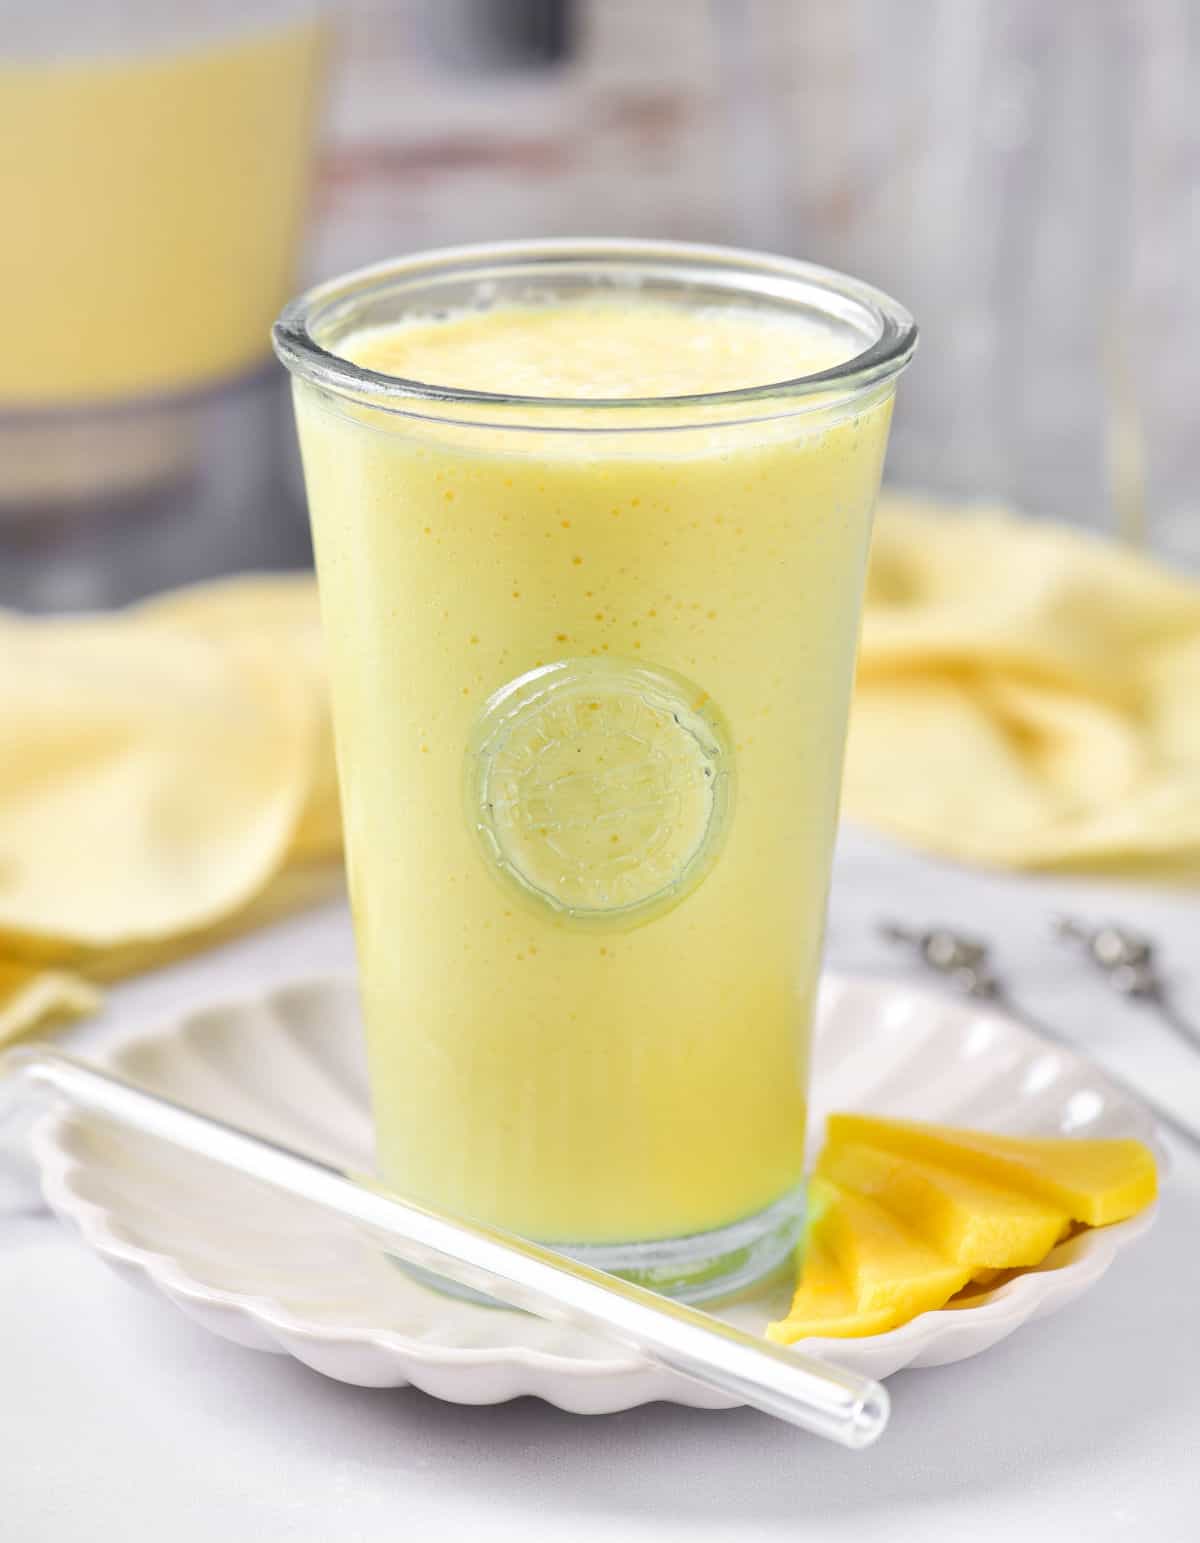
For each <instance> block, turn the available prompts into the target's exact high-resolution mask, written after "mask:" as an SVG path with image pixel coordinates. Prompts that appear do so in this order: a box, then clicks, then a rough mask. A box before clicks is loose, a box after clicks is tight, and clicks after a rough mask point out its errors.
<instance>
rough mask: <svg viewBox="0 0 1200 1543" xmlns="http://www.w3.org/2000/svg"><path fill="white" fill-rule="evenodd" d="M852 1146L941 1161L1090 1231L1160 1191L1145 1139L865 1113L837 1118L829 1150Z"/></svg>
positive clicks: (1139, 1207)
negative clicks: (1037, 1132)
mask: <svg viewBox="0 0 1200 1543" xmlns="http://www.w3.org/2000/svg"><path fill="white" fill-rule="evenodd" d="M850 1144H856V1145H861V1146H868V1147H874V1148H877V1149H878V1150H881V1151H884V1152H889V1153H891V1154H892V1155H893V1156H896V1157H902V1158H911V1159H916V1160H918V1161H930V1162H934V1163H939V1164H942V1165H943V1166H946V1167H950V1168H952V1169H954V1170H955V1171H956V1172H958V1173H961V1174H969V1175H971V1176H973V1177H975V1178H978V1179H983V1180H985V1181H987V1182H990V1183H994V1184H1000V1185H1003V1186H1006V1187H1007V1188H1010V1189H1015V1190H1017V1191H1018V1192H1020V1193H1023V1194H1025V1195H1031V1196H1034V1197H1035V1198H1037V1199H1039V1200H1043V1201H1045V1202H1046V1203H1047V1204H1049V1205H1051V1206H1055V1207H1057V1208H1059V1209H1061V1210H1062V1211H1063V1212H1065V1213H1066V1215H1067V1216H1068V1217H1070V1219H1071V1220H1072V1221H1077V1222H1084V1223H1086V1224H1087V1225H1088V1226H1089V1227H1105V1226H1108V1225H1109V1223H1111V1222H1119V1221H1123V1220H1124V1219H1125V1218H1126V1217H1127V1216H1132V1215H1134V1214H1135V1212H1137V1211H1140V1210H1143V1209H1144V1208H1145V1207H1146V1206H1148V1205H1149V1204H1150V1202H1151V1201H1152V1200H1153V1199H1154V1197H1155V1195H1156V1194H1157V1192H1158V1178H1157V1174H1156V1172H1155V1167H1154V1157H1153V1155H1152V1154H1151V1152H1150V1150H1149V1148H1148V1147H1145V1146H1143V1145H1142V1143H1141V1142H1140V1141H1076V1140H1074V1139H1072V1138H1070V1137H1058V1138H1055V1137H1051V1138H1035V1139H1029V1138H1023V1137H1017V1136H997V1135H994V1134H992V1133H991V1132H990V1131H978V1130H959V1129H955V1128H954V1127H952V1126H948V1125H920V1124H917V1123H916V1122H915V1121H910V1120H884V1119H880V1118H878V1117H875V1116H872V1115H865V1114H834V1115H830V1117H829V1123H828V1126H827V1128H826V1146H827V1148H829V1147H837V1146H842V1145H850ZM992 1262H993V1261H991V1260H981V1261H980V1263H981V1264H991V1263H992Z"/></svg>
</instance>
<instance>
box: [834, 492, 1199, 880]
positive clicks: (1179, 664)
mask: <svg viewBox="0 0 1200 1543" xmlns="http://www.w3.org/2000/svg"><path fill="white" fill-rule="evenodd" d="M843 807H844V811H845V813H846V814H847V815H848V816H850V817H851V818H853V819H858V820H862V821H864V822H866V823H868V824H871V825H874V826H877V827H879V828H880V829H882V830H885V831H887V832H890V833H891V834H893V835H895V836H898V837H900V838H901V839H903V840H905V841H909V842H911V843H913V844H914V845H916V846H921V847H927V848H930V849H932V850H933V851H936V852H940V853H943V854H945V855H947V856H950V857H957V858H961V859H964V860H967V861H970V862H979V863H986V864H992V865H996V866H1001V867H1009V868H1031V869H1056V870H1061V871H1075V872H1087V871H1105V872H1109V873H1118V874H1128V875H1134V874H1139V875H1143V876H1157V877H1176V878H1195V877H1196V876H1197V875H1200V585H1197V584H1196V583H1195V582H1192V581H1190V580H1186V579H1184V578H1183V577H1181V576H1178V575H1175V574H1172V573H1170V572H1168V571H1167V570H1166V569H1164V568H1162V567H1160V566H1159V565H1158V564H1156V563H1154V562H1152V561H1150V560H1148V559H1146V558H1143V557H1140V556H1138V555H1136V554H1135V553H1133V552H1131V551H1130V550H1128V549H1127V548H1125V547H1120V546H1116V545H1112V544H1109V543H1106V542H1103V541H1100V540H1097V539H1095V538H1089V537H1087V536H1085V535H1082V534H1081V533H1079V532H1078V531H1074V530H1071V529H1069V528H1067V527H1065V526H1060V525H1055V524H1053V523H1050V522H1048V521H1037V522H1035V521H1030V520H1023V519H1018V518H1016V517H1014V516H1013V515H1011V514H1008V513H1005V512H1003V511H997V510H975V511H972V510H967V511H951V510H939V509H937V508H936V507H931V506H930V505H928V504H923V503H919V502H917V501H916V500H912V499H900V498H896V497H894V496H893V497H891V498H888V499H886V500H885V501H884V503H883V506H882V508H881V510H880V518H879V522H878V526H877V530H876V538H875V543H874V546H873V549H872V560H871V570H870V578H869V583H868V592H867V604H866V613H865V616H864V624H863V637H862V647H861V650H860V654H859V666H858V682H857V686H856V691H855V701H854V713H853V718H852V727H851V734H850V743H849V746H848V750H847V766H846V777H845V784H844V805H843Z"/></svg>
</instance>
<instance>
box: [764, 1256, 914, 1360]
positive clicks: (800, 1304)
mask: <svg viewBox="0 0 1200 1543" xmlns="http://www.w3.org/2000/svg"><path fill="white" fill-rule="evenodd" d="M900 1321H901V1320H900V1316H899V1313H898V1311H897V1309H895V1308H876V1309H875V1311H874V1312H872V1313H864V1312H863V1311H862V1310H861V1309H860V1308H859V1307H858V1305H857V1303H856V1302H855V1300H854V1293H853V1292H852V1291H851V1289H850V1286H849V1284H848V1283H847V1281H846V1277H845V1276H844V1275H843V1274H842V1272H841V1270H840V1269H839V1268H838V1264H837V1260H836V1259H835V1258H834V1257H833V1254H832V1253H831V1252H830V1250H829V1247H828V1245H827V1244H826V1243H825V1242H824V1240H823V1239H822V1238H821V1237H820V1235H819V1233H818V1234H817V1235H816V1236H810V1237H809V1240H808V1243H807V1244H806V1246H805V1250H804V1279H803V1281H802V1282H801V1284H800V1285H799V1286H798V1287H797V1288H796V1295H795V1298H794V1300H793V1302H792V1306H791V1310H790V1311H789V1313H788V1315H787V1317H786V1318H785V1319H784V1320H783V1322H782V1323H769V1324H768V1325H767V1338H768V1339H773V1340H775V1341H777V1342H778V1343H779V1344H781V1345H790V1344H793V1343H794V1342H795V1341H796V1340H798V1339H813V1338H816V1337H818V1336H827V1337H829V1338H831V1339H861V1338H862V1337H863V1336H864V1335H867V1334H883V1333H884V1332H885V1331H886V1330H887V1329H894V1328H895V1327H896V1325H897V1324H898V1323H899V1322H900Z"/></svg>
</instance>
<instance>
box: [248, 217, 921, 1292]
mask: <svg viewBox="0 0 1200 1543" xmlns="http://www.w3.org/2000/svg"><path fill="white" fill-rule="evenodd" d="M275 340H276V347H277V350H278V352H279V354H280V357H281V358H282V359H283V361H284V362H285V364H286V365H287V366H288V368H289V369H290V370H291V371H292V373H293V376H294V378H295V379H294V386H295V402H296V414H297V420H298V425H299V434H300V444H301V450H302V453H303V459H304V468H305V479H306V484H307V489H308V497H309V504H310V509H311V515H312V522H313V530H314V537H315V543H316V551H317V566H318V576H319V582H320V590H321V604H322V611H323V617H324V625H325V632H326V639H327V646H328V654H329V663H330V670H331V678H332V688H333V701H334V722H335V730H336V737H337V746H338V758H339V768H340V777H341V789H342V799H343V808H344V819H345V832H346V849H347V860H348V870H349V876H350V889H351V900H352V904H353V909H354V918H355V928H356V936H357V943H358V951H359V960H360V967H361V980H362V991H363V1001H364V1009H365V1014H366V1022H367V1034H368V1047H369V1062H370V1076H371V1087H372V1099H373V1103H374V1111H375V1121H376V1132H377V1145H378V1156H379V1165H380V1172H381V1174H382V1176H383V1178H384V1179H385V1180H386V1181H387V1182H388V1183H389V1184H391V1185H392V1186H393V1187H394V1188H396V1189H397V1190H399V1191H401V1192H402V1193H403V1194H404V1195H406V1196H408V1197H410V1198H413V1199H416V1200H418V1201H428V1202H431V1203H434V1204H436V1205H438V1206H440V1207H443V1208H448V1209H451V1210H454V1211H457V1212H460V1213H462V1214H465V1215H468V1216H472V1217H476V1218H479V1219H482V1220H485V1221H488V1222H491V1223H495V1224H499V1225H503V1226H505V1227H507V1228H510V1229H512V1230H514V1231H517V1232H519V1233H523V1234H525V1235H527V1236H529V1237H532V1238H535V1239H538V1240H541V1241H544V1242H548V1243H551V1244H554V1245H557V1246H560V1247H562V1248H563V1249H564V1250H566V1251H567V1252H570V1253H572V1254H575V1255H577V1256H579V1257H582V1258H584V1259H586V1260H587V1261H588V1262H589V1263H593V1264H596V1265H598V1266H600V1267H601V1268H605V1269H610V1270H614V1271H617V1272H619V1273H622V1274H625V1275H627V1276H632V1277H634V1278H636V1279H639V1280H641V1281H643V1282H646V1283H649V1284H651V1285H655V1286H657V1287H659V1288H660V1289H662V1290H664V1291H669V1292H671V1293H673V1294H675V1295H677V1296H681V1297H686V1298H692V1299H697V1298H700V1297H703V1296H708V1295H716V1294H718V1293H721V1292H726V1291H729V1290H732V1289H735V1288H737V1287H740V1286H741V1285H743V1284H745V1283H746V1282H748V1281H749V1280H751V1279H753V1278H755V1277H756V1276H758V1275H760V1274H762V1273H764V1272H766V1271H767V1270H769V1269H771V1268H773V1267H774V1265H776V1264H777V1263H778V1262H779V1261H780V1260H781V1259H782V1258H783V1257H784V1255H785V1254H786V1253H787V1251H788V1250H789V1249H790V1248H791V1246H792V1245H793V1243H794V1241H795V1238H796V1235H797V1231H798V1228H799V1224H800V1218H801V1213H802V1189H801V1175H802V1167H803V1154H804V1126H805V1108H806V1093H807V1080H808V1046H809V1032H810V1020H811V1015H812V1011H813V1001H814V996H815V992H816V986H817V978H818V972H819V968H820V956H821V940H822V929H823V923H824V912H825V901H826V891H827V887H828V879H829V867H830V857H831V848H832V843H833V836H834V827H835V823H836V816H837V806H838V788H839V780H840V772H841V762H842V749H843V741H844V737H845V728H846V713H847V706H848V701H849V695H850V685H851V678H852V674H853V667H854V651H855V642H856V636H857V630H858V617H859V608H860V599H861V589H862V582H863V570H864V565H865V560H866V554H867V544H868V537H869V529H870V522H871V514H872V508H873V505H874V501H875V495H876V491H877V488H878V483H879V476H880V470H881V466H882V462H883V455H884V448H885V444H886V440H887V432H888V423H889V418H890V414H891V403H892V396H893V391H894V388H895V382H896V377H897V375H898V374H899V372H900V370H901V369H902V368H903V367H904V365H905V364H906V362H907V361H908V359H909V358H910V356H911V354H912V350H913V347H914V343H915V329H914V327H913V324H912V320H911V318H910V317H909V316H908V314H907V313H906V312H905V311H904V310H903V309H902V308H901V307H899V306H898V305H896V304H894V303H893V302H892V301H891V300H889V299H888V298H887V297H886V296H884V295H881V294H879V293H878V292H876V291H874V290H872V289H870V288H868V287H867V286H866V285H864V284H860V283H858V282H856V281H855V280H852V279H849V278H845V277H842V276H841V275H838V274H834V273H830V272H828V271H826V270H823V269H819V268H814V267H811V266H808V265H805V264H803V263H798V262H793V261H790V260H785V259H783V258H776V257H766V256H760V255H755V254H751V253H745V252H736V251H730V250H725V249H722V248H714V247H697V246H687V245H678V244H673V243H661V242H620V241H566V242H563V241H546V242H537V243H521V244H507V245H497V246H488V247H471V248H460V249H457V250H453V251H445V252H439V253H433V254H429V255H424V256H419V257H415V258H409V259H404V260H402V261H398V262H394V263H388V264H385V265H383V266H381V267H377V268H373V269H370V270H368V271H365V272H361V273H357V274H354V275H351V276H350V277H348V278H345V279H341V280H336V281H334V282H332V283H329V284H326V285H324V286H322V287H321V288H319V289H317V290H314V291H313V292H311V293H310V294H308V295H306V296H304V297H303V298H301V299H300V300H298V301H296V302H295V303H294V304H293V305H291V306H290V307H289V308H288V309H287V310H286V311H285V312H284V315H283V317H282V318H281V320H280V322H279V324H278V326H277V328H276V333H275Z"/></svg>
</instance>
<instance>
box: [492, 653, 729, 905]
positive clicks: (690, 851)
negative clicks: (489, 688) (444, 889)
mask: <svg viewBox="0 0 1200 1543" xmlns="http://www.w3.org/2000/svg"><path fill="white" fill-rule="evenodd" d="M466 795H467V818H468V820H469V821H470V823H471V825H472V826H473V828H474V829H475V831H476V832H477V834H478V836H479V838H480V842H481V845H482V847H483V850H484V852H485V854H486V857H487V859H488V861H489V862H490V863H491V864H492V865H493V866H494V868H495V869H496V870H497V871H498V872H499V873H500V874H501V875H502V876H503V877H504V878H506V879H507V880H508V881H509V882H510V883H512V884H514V885H515V886H516V887H517V888H518V889H520V890H521V891H522V892H523V893H524V894H525V895H526V896H527V897H529V898H531V899H533V900H534V901H536V902H539V903H540V904H542V905H544V906H546V907H548V908H549V909H550V910H551V911H552V912H554V913H556V914H557V915H558V916H559V917H560V918H561V919H563V920H569V921H577V922H600V921H609V922H616V923H621V924H624V925H638V924H640V923H641V922H643V921H648V920H650V919H651V918H652V917H653V916H655V915H658V914H660V913H661V912H662V911H664V910H666V909H668V908H669V907H671V906H673V905H675V904H677V903H678V902H679V901H680V900H681V899H682V898H683V897H684V896H685V895H686V894H688V893H689V892H690V891H691V890H692V889H694V888H695V886H696V885H697V884H699V883H700V882H701V880H702V879H703V878H704V876H705V874H706V873H707V872H708V871H709V868H710V867H711V865H712V863H713V861H714V860H715V858H716V856H717V854H718V852H719V850H720V846H721V842H722V840H723V838H724V835H725V832H726V830H727V828H728V825H729V820H730V815H731V811H732V799H733V748H732V742H731V740H730V737H729V733H728V730H727V728H726V726H725V723H724V720H723V718H722V716H721V714H720V712H719V711H718V709H717V707H716V705H715V704H714V703H713V702H712V700H711V699H710V698H709V697H708V695H707V693H706V692H705V691H704V690H703V689H702V688H701V687H699V686H697V685H696V684H695V683H694V682H692V681H689V680H687V679H685V678H684V677H683V676H682V675H678V674H676V673H675V672H674V671H672V670H665V669H661V668H659V667H657V666H654V665H647V664H641V663H635V662H634V661H632V660H624V659H608V658H605V659H598V658H583V659H567V660H562V661H560V662H559V663H556V664H549V665H544V666H542V667H540V668H538V669H535V670H530V671H529V672H528V673H527V674H524V675H521V676H518V677H517V678H516V679H515V680H513V681H510V682H509V683H508V684H507V685H506V686H502V687H501V688H500V690H499V691H497V692H495V693H494V694H493V695H492V696H491V697H490V698H489V699H488V701H487V702H486V703H485V705H484V707H483V710H482V712H481V713H480V716H479V719H478V721H477V723H476V726H475V731H474V733H473V735H472V737H471V742H470V745H469V748H468V753H467V776H466Z"/></svg>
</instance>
